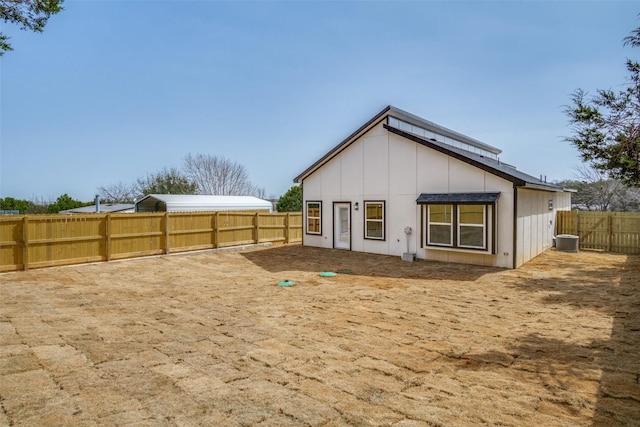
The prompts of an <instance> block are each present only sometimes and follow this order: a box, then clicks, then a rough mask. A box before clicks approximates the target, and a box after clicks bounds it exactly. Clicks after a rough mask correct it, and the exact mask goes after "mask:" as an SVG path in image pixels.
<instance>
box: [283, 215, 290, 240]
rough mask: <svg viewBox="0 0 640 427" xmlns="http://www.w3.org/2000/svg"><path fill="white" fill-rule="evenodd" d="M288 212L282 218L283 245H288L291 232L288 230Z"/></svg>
mask: <svg viewBox="0 0 640 427" xmlns="http://www.w3.org/2000/svg"><path fill="white" fill-rule="evenodd" d="M289 220H290V218H289V212H287V215H286V216H285V217H284V243H285V244H289V233H290V232H291V231H290V230H289Z"/></svg>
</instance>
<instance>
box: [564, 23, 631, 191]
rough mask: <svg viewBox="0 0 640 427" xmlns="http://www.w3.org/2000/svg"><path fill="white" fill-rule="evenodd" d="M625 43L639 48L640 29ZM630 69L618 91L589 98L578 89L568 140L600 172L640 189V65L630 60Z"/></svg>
mask: <svg viewBox="0 0 640 427" xmlns="http://www.w3.org/2000/svg"><path fill="white" fill-rule="evenodd" d="M624 44H625V45H630V46H632V47H640V28H636V29H635V30H634V31H633V32H632V33H631V35H629V36H628V37H626V38H625V39H624ZM627 70H628V71H629V73H630V74H631V77H630V78H629V81H628V82H627V83H626V85H625V87H624V89H622V90H619V91H618V92H615V91H613V90H611V89H609V90H602V89H598V91H597V94H596V95H595V96H593V97H590V98H588V94H587V93H586V92H585V91H583V90H582V89H578V90H576V91H575V92H574V93H573V94H572V95H571V102H572V103H571V105H569V106H567V107H565V114H567V116H568V117H569V122H570V123H571V125H572V128H573V136H570V137H568V138H565V139H566V141H568V142H570V143H571V144H573V145H574V146H575V147H576V148H577V149H578V151H579V152H580V154H581V156H582V159H583V160H584V161H586V162H589V163H590V164H591V166H593V167H594V168H596V169H597V170H599V171H602V172H604V173H606V174H607V175H608V176H610V177H611V178H615V179H619V180H620V181H622V182H623V183H624V184H625V185H629V186H640V63H639V62H637V61H632V60H630V59H627Z"/></svg>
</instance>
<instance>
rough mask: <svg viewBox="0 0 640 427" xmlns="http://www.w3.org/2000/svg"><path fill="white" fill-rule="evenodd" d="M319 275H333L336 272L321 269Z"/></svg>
mask: <svg viewBox="0 0 640 427" xmlns="http://www.w3.org/2000/svg"><path fill="white" fill-rule="evenodd" d="M320 275H321V276H322V277H333V276H335V275H336V273H334V272H333V271H323V272H322V273H320Z"/></svg>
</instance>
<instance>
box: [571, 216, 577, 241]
mask: <svg viewBox="0 0 640 427" xmlns="http://www.w3.org/2000/svg"><path fill="white" fill-rule="evenodd" d="M571 216H572V220H573V235H574V236H577V235H578V211H573V215H571Z"/></svg>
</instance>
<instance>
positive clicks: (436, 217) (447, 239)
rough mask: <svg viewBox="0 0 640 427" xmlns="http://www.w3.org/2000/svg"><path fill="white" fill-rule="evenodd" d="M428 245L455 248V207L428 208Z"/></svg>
mask: <svg viewBox="0 0 640 427" xmlns="http://www.w3.org/2000/svg"><path fill="white" fill-rule="evenodd" d="M427 224H428V225H427V227H428V231H427V244H428V245H438V246H453V205H428V206H427Z"/></svg>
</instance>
